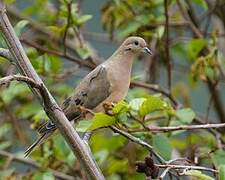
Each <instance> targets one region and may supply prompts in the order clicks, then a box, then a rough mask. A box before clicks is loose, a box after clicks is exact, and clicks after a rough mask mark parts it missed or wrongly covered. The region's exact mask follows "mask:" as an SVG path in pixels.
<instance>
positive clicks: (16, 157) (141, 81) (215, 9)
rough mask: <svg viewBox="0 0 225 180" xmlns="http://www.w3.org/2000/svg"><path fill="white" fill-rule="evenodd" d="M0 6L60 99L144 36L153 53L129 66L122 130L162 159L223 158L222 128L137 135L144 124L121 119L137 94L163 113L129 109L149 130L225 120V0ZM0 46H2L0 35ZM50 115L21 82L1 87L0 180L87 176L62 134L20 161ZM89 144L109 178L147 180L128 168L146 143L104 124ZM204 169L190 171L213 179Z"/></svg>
mask: <svg viewBox="0 0 225 180" xmlns="http://www.w3.org/2000/svg"><path fill="white" fill-rule="evenodd" d="M5 3H6V4H7V14H8V16H9V18H10V21H11V23H12V24H13V26H14V30H15V31H16V33H17V35H18V36H19V38H20V40H21V43H22V44H23V46H24V48H25V51H26V53H27V55H28V57H29V59H30V61H31V63H32V65H33V66H34V67H35V69H36V71H37V72H38V74H39V75H40V77H41V78H42V79H43V81H44V82H45V83H46V85H47V87H48V88H49V90H50V91H51V93H52V94H53V96H54V97H55V98H56V99H57V101H58V102H59V103H62V102H63V100H64V99H65V98H66V97H68V96H69V95H70V93H71V92H72V91H73V89H74V88H75V87H76V85H77V84H78V83H79V82H80V79H81V78H82V77H84V76H85V75H86V74H87V73H88V72H90V70H92V69H93V68H94V67H95V66H96V65H98V64H99V63H101V62H103V61H104V60H105V59H106V58H108V57H109V56H110V55H111V54H112V53H113V52H114V51H115V50H116V49H117V48H118V46H119V45H120V43H121V42H122V41H123V40H124V39H125V38H126V37H128V36H131V35H136V36H141V37H143V38H144V39H145V40H146V41H147V43H148V46H149V47H150V48H151V49H152V51H153V52H154V54H153V56H144V55H141V56H140V57H139V58H138V59H137V60H136V61H135V63H134V65H133V72H132V77H131V82H132V83H131V88H130V91H129V94H128V95H127V97H126V105H127V106H129V107H131V109H130V110H129V112H128V111H126V113H127V114H126V115H124V114H122V115H121V114H120V115H121V116H117V117H116V118H118V117H119V118H118V119H119V120H118V121H119V125H121V129H123V130H127V132H129V130H135V131H134V132H132V131H130V132H131V134H132V135H134V136H135V137H140V138H141V139H143V140H145V141H147V142H148V143H149V144H151V145H153V147H154V148H155V149H156V151H157V152H159V154H160V155H161V156H163V157H164V158H165V159H166V160H170V159H174V158H179V157H185V158H187V159H189V160H190V161H191V162H192V163H195V165H202V166H207V167H211V168H216V169H218V167H219V166H220V165H224V164H225V151H224V133H223V132H224V131H223V130H224V128H223V129H219V130H212V129H206V130H195V131H175V132H160V133H159V132H149V131H145V130H143V131H142V130H141V129H143V128H144V127H142V125H143V124H142V125H141V124H140V122H139V123H138V122H135V121H133V120H132V118H131V117H129V115H128V114H129V113H131V114H132V113H133V111H134V110H135V108H136V110H137V111H138V112H139V111H140V112H141V111H142V110H141V108H142V106H141V105H140V106H138V105H137V106H138V107H134V104H138V103H140V100H141V99H142V98H149V96H151V97H152V96H153V97H155V96H156V97H160V101H163V102H165V103H167V104H168V107H170V110H168V108H167V109H160V110H159V111H158V109H157V110H151V111H150V110H149V109H148V113H146V114H145V115H144V116H142V115H143V114H142V115H141V113H137V114H135V115H137V117H138V118H142V119H144V125H145V126H147V127H148V126H149V127H161V126H180V125H195V124H205V123H206V124H207V123H225V106H224V104H225V91H224V89H225V14H224V11H225V1H224V0H168V1H167V0H157V1H154V0H147V1H144V0H143V1H142V0H111V1H107V0H95V1H92V0H36V1H32V0H23V1H20V0H17V1H15V0H5ZM0 44H1V47H5V48H7V45H6V43H5V42H4V38H3V37H2V36H1V41H0ZM16 73H18V72H17V69H16V67H15V66H14V65H12V64H10V62H9V61H7V60H6V59H4V58H0V77H4V76H7V75H11V74H16ZM141 102H142V100H141ZM151 103H152V101H151V102H150V104H151ZM154 108H155V107H154ZM160 108H161V107H160ZM121 117H122V120H121ZM47 119H48V118H47V116H46V115H45V113H44V111H43V109H42V107H41V106H40V105H39V102H38V101H37V99H36V98H35V97H34V96H33V94H32V93H31V91H30V90H29V88H28V87H27V86H26V84H23V83H18V82H12V83H10V84H7V85H4V86H1V87H0V179H54V178H56V179H86V174H85V172H84V170H83V169H82V168H81V166H80V164H79V162H78V161H77V160H76V158H75V157H74V156H73V154H72V152H71V151H70V149H69V147H68V146H67V145H66V143H65V142H64V140H63V138H62V137H61V136H60V135H59V134H58V135H56V136H55V137H53V138H51V139H50V140H49V141H47V142H46V143H45V144H43V145H42V146H41V147H40V148H38V149H37V150H36V151H35V152H34V153H32V155H31V156H30V159H26V160H24V158H23V152H24V150H25V149H26V147H28V145H29V144H31V143H32V142H33V141H34V140H35V139H36V137H37V135H38V134H37V133H36V131H35V128H36V127H37V126H38V125H39V124H40V122H41V121H42V120H47ZM146 119H150V120H146ZM103 125H104V124H103ZM103 125H102V126H103ZM87 126H89V124H87V123H86V122H85V121H83V122H81V123H79V124H78V125H77V126H76V128H77V130H78V131H80V132H83V131H85V130H86V129H87ZM159 142H160V143H159ZM90 146H91V149H92V151H93V154H94V157H95V158H96V160H97V162H98V164H99V166H100V168H101V169H102V171H103V173H104V175H105V176H106V177H107V179H113V180H114V179H115V180H117V179H145V178H146V174H145V173H143V172H142V173H139V172H137V171H136V165H135V163H136V162H137V161H141V160H144V158H145V157H146V156H147V155H149V152H148V151H147V150H146V149H144V148H143V147H141V146H139V145H137V144H135V143H131V142H130V141H129V140H128V139H126V138H124V137H122V136H120V135H118V134H115V133H112V132H111V131H110V130H109V129H106V128H103V129H99V130H96V131H95V132H94V135H93V136H92V138H91V141H90ZM161 171H162V170H160V172H161ZM204 173H205V172H204ZM205 174H206V175H205ZM205 174H201V173H198V174H197V175H193V174H192V176H193V177H195V178H197V179H198V178H200V177H205V176H207V178H209V176H210V177H212V178H216V177H217V176H216V175H215V174H213V173H210V172H206V173H205ZM165 177H166V178H168V179H169V178H171V179H173V178H175V177H173V176H172V175H168V176H165ZM176 178H178V179H185V178H188V177H187V176H178V177H176Z"/></svg>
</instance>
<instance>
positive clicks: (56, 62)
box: [45, 54, 62, 73]
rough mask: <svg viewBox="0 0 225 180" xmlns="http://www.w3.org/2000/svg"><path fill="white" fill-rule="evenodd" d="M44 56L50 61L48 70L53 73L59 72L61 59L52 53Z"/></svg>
mask: <svg viewBox="0 0 225 180" xmlns="http://www.w3.org/2000/svg"><path fill="white" fill-rule="evenodd" d="M45 56H46V57H47V59H48V61H49V62H50V70H51V71H52V72H54V73H57V72H59V71H60V69H61V67H62V61H61V60H60V59H59V58H58V57H57V56H52V55H51V56H50V55H47V54H45Z"/></svg>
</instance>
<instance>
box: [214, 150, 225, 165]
mask: <svg viewBox="0 0 225 180" xmlns="http://www.w3.org/2000/svg"><path fill="white" fill-rule="evenodd" d="M211 158H212V161H213V163H214V165H215V166H216V167H219V166H220V165H224V164H225V151H223V150H217V151H215V152H213V153H212V155H211Z"/></svg>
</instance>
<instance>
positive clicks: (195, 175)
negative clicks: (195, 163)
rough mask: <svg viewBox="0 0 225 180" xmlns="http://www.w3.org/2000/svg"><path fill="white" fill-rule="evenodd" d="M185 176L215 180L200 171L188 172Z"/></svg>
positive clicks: (201, 179) (200, 179) (202, 179)
mask: <svg viewBox="0 0 225 180" xmlns="http://www.w3.org/2000/svg"><path fill="white" fill-rule="evenodd" d="M184 174H185V175H187V176H193V177H196V178H198V179H199V180H213V178H212V177H210V176H207V175H205V174H203V173H202V172H201V171H198V170H190V171H186V172H185V173H184Z"/></svg>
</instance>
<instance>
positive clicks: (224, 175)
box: [219, 165, 225, 180]
mask: <svg viewBox="0 0 225 180" xmlns="http://www.w3.org/2000/svg"><path fill="white" fill-rule="evenodd" d="M224 179H225V165H220V166H219V180H224Z"/></svg>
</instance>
